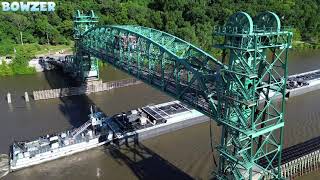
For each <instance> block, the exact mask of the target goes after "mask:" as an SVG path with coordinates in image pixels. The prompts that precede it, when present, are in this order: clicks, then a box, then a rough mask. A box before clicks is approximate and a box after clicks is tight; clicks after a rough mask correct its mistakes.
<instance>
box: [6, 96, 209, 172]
mask: <svg viewBox="0 0 320 180" xmlns="http://www.w3.org/2000/svg"><path fill="white" fill-rule="evenodd" d="M208 120H209V118H208V117H206V116H204V115H203V114H202V113H200V112H198V111H196V110H194V109H190V108H188V107H187V106H186V105H184V104H182V103H181V102H179V101H171V102H167V103H162V104H158V105H148V106H145V107H142V108H138V109H135V110H131V111H129V112H126V113H120V114H116V115H114V116H111V117H108V116H106V115H104V114H103V113H102V112H98V111H94V110H93V108H92V107H91V113H90V115H89V120H88V121H87V122H86V123H84V124H83V125H82V126H80V127H79V128H74V129H71V130H68V131H65V132H61V133H58V134H52V135H46V136H42V137H39V138H37V139H36V140H33V141H24V142H14V143H13V145H12V146H11V150H10V160H9V167H10V171H16V170H19V169H22V168H26V167H30V166H33V165H37V164H41V163H44V162H47V161H51V160H55V159H58V158H61V157H65V156H69V155H72V154H74V153H78V152H82V151H86V150H89V149H92V148H95V147H98V146H101V145H104V144H107V143H121V142H128V140H130V139H131V140H137V139H138V140H143V139H147V138H150V137H154V136H157V135H160V134H163V133H167V132H171V131H174V130H177V129H181V128H184V127H188V126H191V125H194V124H198V123H201V122H205V121H208ZM132 137H134V138H132Z"/></svg>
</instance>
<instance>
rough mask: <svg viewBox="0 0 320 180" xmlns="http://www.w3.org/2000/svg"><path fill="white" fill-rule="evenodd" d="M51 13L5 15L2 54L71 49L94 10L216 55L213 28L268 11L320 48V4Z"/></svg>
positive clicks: (215, 1) (130, 3)
mask: <svg viewBox="0 0 320 180" xmlns="http://www.w3.org/2000/svg"><path fill="white" fill-rule="evenodd" d="M56 4H57V5H56V10H55V12H54V13H50V12H33V13H30V12H19V13H17V12H14V13H13V12H0V55H1V54H2V55H3V54H6V53H10V52H12V49H13V46H14V44H22V43H36V44H47V43H49V44H52V45H56V44H68V43H70V41H72V39H73V38H72V34H73V29H72V27H73V22H72V18H73V14H74V12H75V11H76V10H78V9H79V10H82V11H89V10H93V11H94V12H95V13H96V14H97V15H98V16H99V17H100V19H99V23H100V24H135V25H141V26H146V27H152V28H156V29H159V30H162V31H166V32H168V33H171V34H174V35H176V36H178V37H180V38H182V39H184V40H186V41H189V42H192V43H193V44H195V45H197V46H199V47H201V48H203V49H205V50H206V51H208V52H213V49H214V48H213V45H214V43H215V42H217V41H218V40H219V39H218V37H216V36H214V35H213V27H214V26H217V25H223V24H224V23H225V22H226V21H227V19H228V17H229V16H230V15H232V14H233V13H235V12H237V11H245V12H247V13H249V14H250V15H251V16H252V17H253V16H255V15H257V14H258V13H259V12H263V11H273V12H275V13H276V14H278V15H279V17H280V18H281V21H282V23H283V25H285V26H287V25H288V26H292V27H293V31H294V34H295V35H294V40H295V41H304V42H308V43H311V44H318V42H319V40H320V0H281V1H279V0H268V1H265V0H241V1H240V0H61V1H58V2H56Z"/></svg>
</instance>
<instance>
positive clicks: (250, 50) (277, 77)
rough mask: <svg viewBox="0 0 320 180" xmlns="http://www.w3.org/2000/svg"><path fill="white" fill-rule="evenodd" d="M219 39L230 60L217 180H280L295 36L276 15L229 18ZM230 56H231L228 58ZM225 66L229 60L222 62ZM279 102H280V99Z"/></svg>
mask: <svg viewBox="0 0 320 180" xmlns="http://www.w3.org/2000/svg"><path fill="white" fill-rule="evenodd" d="M216 30H217V31H216V33H217V34H218V35H222V36H224V37H225V41H224V44H222V45H220V46H219V47H220V48H222V49H223V51H224V53H223V54H224V55H225V56H224V57H223V59H224V58H229V59H228V69H222V70H221V76H222V77H223V79H224V83H225V84H224V85H223V86H224V88H223V89H222V90H221V91H219V92H218V94H219V96H218V97H219V99H218V112H219V113H218V118H217V121H218V122H219V123H221V124H222V137H221V145H220V146H219V147H218V151H219V153H220V161H219V170H218V172H217V174H216V177H217V178H218V179H250V180H251V179H281V168H280V163H281V152H282V146H283V127H284V105H285V100H284V98H285V90H286V79H287V58H288V49H289V48H290V47H291V37H292V33H290V32H288V31H286V30H284V29H281V26H280V20H279V18H278V16H277V15H275V14H274V13H271V12H266V13H262V14H260V15H258V16H257V17H255V18H254V19H253V20H252V19H251V17H250V16H249V15H248V14H246V13H244V12H240V13H236V14H234V15H233V16H231V17H230V19H229V21H228V23H227V24H226V26H225V27H222V28H217V29H216ZM227 55H228V56H227ZM223 61H224V60H223ZM278 98H279V99H280V100H277V99H278Z"/></svg>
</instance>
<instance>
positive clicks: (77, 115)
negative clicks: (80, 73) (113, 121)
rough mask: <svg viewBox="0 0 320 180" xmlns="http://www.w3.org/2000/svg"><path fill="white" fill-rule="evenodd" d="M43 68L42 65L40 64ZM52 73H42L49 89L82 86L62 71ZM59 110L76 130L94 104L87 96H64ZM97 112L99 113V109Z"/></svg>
mask: <svg viewBox="0 0 320 180" xmlns="http://www.w3.org/2000/svg"><path fill="white" fill-rule="evenodd" d="M41 65H42V66H43V67H45V65H44V64H41ZM52 73H53V71H44V76H45V78H46V80H47V82H48V84H49V86H50V88H51V89H57V88H65V87H79V86H84V88H86V85H82V84H81V83H79V82H78V81H76V80H74V79H73V78H72V77H70V76H69V75H68V74H66V73H64V72H63V70H62V69H59V68H58V69H56V70H54V73H56V74H55V75H53V74H52ZM59 99H60V102H61V103H59V110H60V111H61V112H62V114H63V115H64V116H65V117H66V118H67V119H68V121H69V123H70V124H71V126H72V127H74V128H77V127H79V126H81V125H82V124H83V123H85V122H86V121H87V120H88V114H89V112H90V107H91V106H95V104H94V102H93V101H92V100H91V99H90V98H89V97H88V96H87V95H79V96H65V97H60V98H59ZM97 110H99V111H100V109H99V108H97Z"/></svg>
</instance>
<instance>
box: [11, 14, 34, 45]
mask: <svg viewBox="0 0 320 180" xmlns="http://www.w3.org/2000/svg"><path fill="white" fill-rule="evenodd" d="M9 17H10V20H11V21H12V23H13V24H14V25H15V26H16V27H17V28H18V30H19V32H20V42H21V44H22V45H23V35H22V32H23V31H24V30H25V29H27V28H28V26H29V25H30V22H29V21H28V19H27V17H25V16H23V15H20V14H15V13H12V14H11V15H10V16H9Z"/></svg>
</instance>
